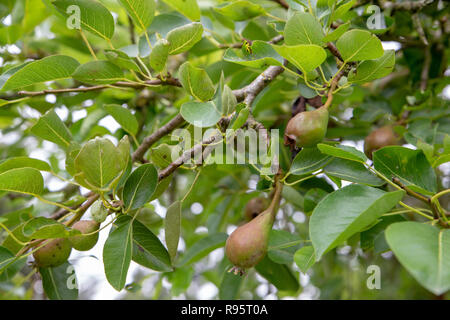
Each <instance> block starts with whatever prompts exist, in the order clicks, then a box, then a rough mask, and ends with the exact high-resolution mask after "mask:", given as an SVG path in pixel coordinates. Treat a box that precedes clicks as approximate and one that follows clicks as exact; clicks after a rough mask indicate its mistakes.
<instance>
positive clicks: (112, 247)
mask: <svg viewBox="0 0 450 320" xmlns="http://www.w3.org/2000/svg"><path fill="white" fill-rule="evenodd" d="M122 219H123V221H124V222H123V224H121V225H120V227H118V228H117V229H115V230H114V231H113V232H111V233H110V234H109V236H108V239H106V242H105V246H104V247H103V264H104V266H105V274H106V279H107V280H108V282H109V283H110V284H111V286H113V288H114V289H116V290H117V291H120V290H122V289H123V288H124V287H125V281H126V279H127V273H128V268H129V267H130V262H131V256H132V248H133V242H132V241H133V227H132V223H131V217H130V216H124V217H123V218H122Z"/></svg>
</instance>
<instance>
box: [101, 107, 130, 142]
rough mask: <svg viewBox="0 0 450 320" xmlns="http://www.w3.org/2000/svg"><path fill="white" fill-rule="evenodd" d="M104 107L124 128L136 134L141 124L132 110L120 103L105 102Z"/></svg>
mask: <svg viewBox="0 0 450 320" xmlns="http://www.w3.org/2000/svg"><path fill="white" fill-rule="evenodd" d="M103 108H104V109H105V110H106V112H108V113H109V114H110V115H111V116H112V117H113V118H114V120H116V121H117V122H118V123H119V124H120V125H121V126H122V129H123V130H125V131H126V132H128V133H129V134H131V135H136V133H137V131H138V126H139V124H138V121H137V120H136V117H135V116H134V115H133V114H132V113H131V111H130V110H128V109H127V108H125V107H122V106H121V105H118V104H105V105H104V106H103Z"/></svg>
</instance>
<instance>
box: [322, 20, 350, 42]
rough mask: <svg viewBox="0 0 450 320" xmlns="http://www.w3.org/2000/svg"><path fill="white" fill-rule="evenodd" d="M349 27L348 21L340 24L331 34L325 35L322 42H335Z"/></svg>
mask: <svg viewBox="0 0 450 320" xmlns="http://www.w3.org/2000/svg"><path fill="white" fill-rule="evenodd" d="M349 27H350V21H349V22H347V23H344V24H341V25H340V26H339V27H337V28H336V29H335V30H333V31H332V32H330V33H329V34H327V35H326V36H325V37H324V38H323V42H332V41H336V40H337V39H339V38H340V37H341V36H342V35H343V34H344V32H346V31H347V30H348V28H349Z"/></svg>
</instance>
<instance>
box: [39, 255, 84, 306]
mask: <svg viewBox="0 0 450 320" xmlns="http://www.w3.org/2000/svg"><path fill="white" fill-rule="evenodd" d="M39 273H40V274H41V278H42V286H43V287H44V292H45V294H46V295H47V297H48V298H49V299H50V300H76V299H77V298H78V285H77V277H76V274H75V269H74V268H73V266H72V265H71V264H70V263H69V262H64V264H62V265H60V266H58V267H56V268H39Z"/></svg>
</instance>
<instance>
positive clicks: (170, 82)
mask: <svg viewBox="0 0 450 320" xmlns="http://www.w3.org/2000/svg"><path fill="white" fill-rule="evenodd" d="M157 85H169V86H175V87H181V83H180V81H178V79H176V78H167V79H166V80H164V81H163V80H161V79H155V80H147V81H145V82H144V83H142V84H141V83H135V82H126V81H118V82H116V83H113V84H110V85H98V86H92V87H77V88H64V89H48V90H42V91H19V92H18V93H17V94H18V95H20V96H29V97H35V96H42V95H45V94H58V93H68V92H88V91H95V90H103V89H108V88H111V87H114V86H116V87H123V88H135V89H139V88H144V87H146V86H157Z"/></svg>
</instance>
